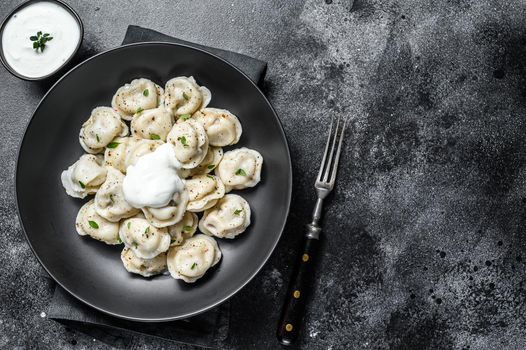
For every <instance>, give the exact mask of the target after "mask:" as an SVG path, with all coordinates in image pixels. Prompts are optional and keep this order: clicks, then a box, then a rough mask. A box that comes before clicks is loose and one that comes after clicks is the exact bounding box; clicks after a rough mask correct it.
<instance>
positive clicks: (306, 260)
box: [277, 117, 347, 345]
mask: <svg viewBox="0 0 526 350" xmlns="http://www.w3.org/2000/svg"><path fill="white" fill-rule="evenodd" d="M346 124H347V120H346V119H344V120H343V121H342V120H341V119H340V118H339V117H338V118H336V121H335V120H334V118H333V119H332V121H331V126H330V128H329V136H328V138H327V143H326V144H325V152H324V154H323V158H322V160H321V165H320V170H319V172H318V177H317V178H316V183H315V184H314V188H315V189H316V194H317V195H318V199H317V200H316V205H315V207H314V212H313V214H312V222H311V223H310V224H308V225H307V232H306V234H305V240H304V242H303V250H302V255H301V257H300V258H299V259H298V261H297V265H296V267H295V269H294V272H293V274H292V278H291V280H290V282H289V288H288V291H287V295H286V297H285V304H284V306H283V310H282V314H281V318H280V321H279V325H278V332H277V336H278V340H279V341H280V343H282V344H284V345H290V344H292V343H293V342H294V341H295V340H296V338H297V337H298V333H299V330H300V328H301V327H300V326H301V321H302V319H303V315H304V313H305V307H306V301H307V296H308V292H309V286H310V283H309V282H310V281H311V278H312V275H313V273H314V258H315V257H316V253H317V251H318V243H319V239H320V233H321V227H320V226H319V222H320V220H321V215H322V209H323V200H324V199H325V198H326V197H327V196H328V195H329V193H330V192H331V191H332V189H333V188H334V183H335V180H336V173H337V172H338V163H339V161H340V152H341V148H342V141H343V137H344V134H345V127H346ZM333 129H334V131H333Z"/></svg>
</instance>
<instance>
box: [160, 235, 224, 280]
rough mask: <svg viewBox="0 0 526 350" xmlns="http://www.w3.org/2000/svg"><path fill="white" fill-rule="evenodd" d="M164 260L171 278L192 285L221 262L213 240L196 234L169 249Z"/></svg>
mask: <svg viewBox="0 0 526 350" xmlns="http://www.w3.org/2000/svg"><path fill="white" fill-rule="evenodd" d="M166 260H167V265H168V271H170V275H172V277H173V278H175V279H182V280H183V281H185V282H187V283H193V282H195V281H197V280H198V279H199V278H201V277H203V276H204V274H205V273H206V271H207V270H208V269H209V268H211V267H212V266H214V265H215V264H217V263H218V262H219V260H221V250H219V247H218V245H217V242H216V241H215V239H213V238H212V237H208V236H205V235H202V234H198V235H195V236H193V237H191V238H188V239H187V240H186V241H184V243H183V244H182V245H179V246H173V247H171V248H170V250H169V251H168V255H167V259H166Z"/></svg>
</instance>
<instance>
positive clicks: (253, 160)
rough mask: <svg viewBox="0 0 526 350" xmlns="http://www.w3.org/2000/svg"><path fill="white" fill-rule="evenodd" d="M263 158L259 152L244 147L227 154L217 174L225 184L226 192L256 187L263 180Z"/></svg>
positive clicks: (218, 167) (217, 168)
mask: <svg viewBox="0 0 526 350" xmlns="http://www.w3.org/2000/svg"><path fill="white" fill-rule="evenodd" d="M262 166H263V157H262V156H261V154H260V153H259V152H258V151H254V150H252V149H249V148H246V147H243V148H238V149H235V150H232V151H228V152H225V154H224V155H223V159H222V160H221V162H220V163H219V165H218V166H217V167H216V170H215V173H216V175H217V176H219V177H220V178H221V181H223V183H224V184H225V190H226V192H230V191H231V190H232V189H236V190H241V189H243V188H247V187H254V186H256V185H257V184H258V183H259V181H260V179H261V167H262Z"/></svg>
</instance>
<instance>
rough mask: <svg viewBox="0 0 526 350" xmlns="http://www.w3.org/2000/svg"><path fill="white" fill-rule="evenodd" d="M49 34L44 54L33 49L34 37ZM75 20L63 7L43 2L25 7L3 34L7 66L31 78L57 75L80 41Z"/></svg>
mask: <svg viewBox="0 0 526 350" xmlns="http://www.w3.org/2000/svg"><path fill="white" fill-rule="evenodd" d="M39 31H41V32H42V34H44V33H49V35H50V36H51V37H53V40H51V41H48V42H46V46H45V48H44V51H42V52H41V51H40V49H39V50H38V51H37V50H35V49H34V48H33V42H32V41H31V40H30V39H29V37H30V36H33V35H36V33H37V32H39ZM80 39H81V38H80V27H79V24H78V23H77V21H76V19H75V17H73V15H72V14H71V13H70V12H69V11H67V10H66V9H65V8H63V7H62V6H60V5H58V4H56V3H53V2H50V1H42V2H36V3H34V4H31V5H28V6H25V7H24V8H22V9H21V10H20V11H18V12H16V13H15V14H14V15H13V16H11V18H10V19H9V20H8V21H7V23H6V25H5V27H4V32H3V34H2V50H3V52H4V57H5V60H6V61H7V64H8V65H9V66H11V68H13V69H14V70H16V71H17V72H18V73H20V74H21V75H24V76H26V77H29V78H38V77H43V76H46V75H48V74H51V73H53V72H55V71H56V70H57V69H59V68H60V66H62V65H63V64H64V62H66V60H67V59H68V58H69V57H70V56H71V55H72V54H73V53H74V52H75V49H76V48H77V44H78V43H79V41H80Z"/></svg>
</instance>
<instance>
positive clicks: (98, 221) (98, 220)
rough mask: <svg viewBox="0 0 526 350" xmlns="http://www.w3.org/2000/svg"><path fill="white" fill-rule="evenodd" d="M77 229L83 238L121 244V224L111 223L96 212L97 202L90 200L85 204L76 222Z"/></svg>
mask: <svg viewBox="0 0 526 350" xmlns="http://www.w3.org/2000/svg"><path fill="white" fill-rule="evenodd" d="M75 228H76V229H77V233H78V234H79V235H81V236H86V235H88V236H90V237H92V238H95V239H96V240H98V241H101V242H104V243H106V244H120V243H122V242H121V240H120V238H119V223H118V222H111V221H108V220H106V219H104V218H103V217H101V216H100V215H98V214H97V212H96V211H95V202H94V200H93V199H92V200H90V201H89V202H87V203H86V204H84V205H83V206H82V207H81V208H80V210H79V212H78V214H77V218H76V220H75Z"/></svg>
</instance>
